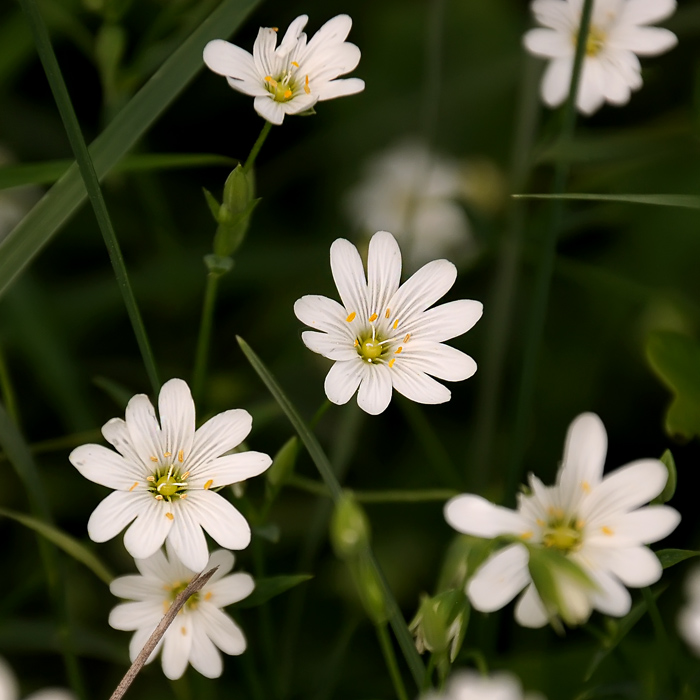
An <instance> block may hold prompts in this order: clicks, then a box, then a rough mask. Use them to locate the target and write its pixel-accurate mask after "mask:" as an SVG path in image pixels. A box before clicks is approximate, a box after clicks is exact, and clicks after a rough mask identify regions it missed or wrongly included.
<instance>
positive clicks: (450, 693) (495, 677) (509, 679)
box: [422, 671, 544, 700]
mask: <svg viewBox="0 0 700 700" xmlns="http://www.w3.org/2000/svg"><path fill="white" fill-rule="evenodd" d="M422 700H544V697H543V696H542V695H540V694H539V693H523V688H522V686H521V685H520V681H519V680H518V678H516V677H515V676H514V675H513V674H512V673H508V672H507V671H497V672H496V673H492V674H491V675H489V676H482V675H480V674H478V673H476V672H475V671H457V672H456V673H454V674H453V675H452V676H450V679H449V681H448V682H447V687H446V688H445V690H444V692H441V693H439V692H436V691H432V692H429V693H427V694H426V695H423V696H422Z"/></svg>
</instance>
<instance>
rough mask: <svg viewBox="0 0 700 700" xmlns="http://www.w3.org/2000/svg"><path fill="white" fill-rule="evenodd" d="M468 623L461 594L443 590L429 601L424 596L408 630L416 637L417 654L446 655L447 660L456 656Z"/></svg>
mask: <svg viewBox="0 0 700 700" xmlns="http://www.w3.org/2000/svg"><path fill="white" fill-rule="evenodd" d="M468 621H469V605H468V603H467V597H466V596H465V595H464V592H463V591H462V590H461V589H460V590H451V591H443V592H442V593H438V594H437V595H436V596H433V597H432V598H431V597H429V596H427V595H426V596H423V598H422V600H421V604H420V607H419V608H418V613H417V614H416V616H415V617H414V618H413V620H412V622H411V624H410V626H409V629H410V631H411V632H412V633H413V634H414V636H415V638H416V648H417V649H418V651H419V653H421V654H422V653H423V652H424V651H426V650H427V651H429V652H431V653H433V654H437V655H445V654H447V652H448V651H449V659H450V661H454V660H455V658H456V656H457V654H458V653H459V650H460V647H461V646H462V642H463V641H464V635H465V633H466V629H467V623H468Z"/></svg>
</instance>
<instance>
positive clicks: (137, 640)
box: [129, 625, 163, 664]
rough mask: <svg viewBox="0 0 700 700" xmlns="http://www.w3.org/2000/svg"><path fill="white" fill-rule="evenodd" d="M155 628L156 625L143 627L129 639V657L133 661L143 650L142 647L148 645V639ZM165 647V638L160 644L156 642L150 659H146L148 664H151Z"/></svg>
mask: <svg viewBox="0 0 700 700" xmlns="http://www.w3.org/2000/svg"><path fill="white" fill-rule="evenodd" d="M154 629H155V625H154V626H153V627H141V628H139V629H137V630H136V632H134V634H133V636H132V637H131V640H130V641H129V658H130V659H131V661H132V662H133V661H134V660H135V659H136V657H137V656H138V655H139V653H140V652H141V649H143V648H144V647H145V646H146V642H147V641H148V638H149V637H150V636H151V634H153V630H154ZM162 648H163V639H162V638H161V639H160V641H159V642H158V644H156V648H155V649H154V650H153V651H152V652H151V654H150V656H149V657H148V660H147V661H146V663H147V664H150V663H151V661H153V659H155V658H156V656H158V652H160V650H161V649H162Z"/></svg>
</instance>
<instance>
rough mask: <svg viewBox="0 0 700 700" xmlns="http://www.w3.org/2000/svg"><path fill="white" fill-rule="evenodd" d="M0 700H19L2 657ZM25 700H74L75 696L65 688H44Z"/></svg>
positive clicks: (16, 688)
mask: <svg viewBox="0 0 700 700" xmlns="http://www.w3.org/2000/svg"><path fill="white" fill-rule="evenodd" d="M0 700H19V684H18V683H17V679H16V678H15V674H14V673H13V672H12V669H11V668H10V666H9V664H8V663H7V661H5V659H3V658H2V656H0ZM25 700H75V695H73V693H71V692H70V691H69V690H66V689H65V688H44V689H43V690H38V691H36V692H35V693H31V694H30V695H27V697H26V698H25Z"/></svg>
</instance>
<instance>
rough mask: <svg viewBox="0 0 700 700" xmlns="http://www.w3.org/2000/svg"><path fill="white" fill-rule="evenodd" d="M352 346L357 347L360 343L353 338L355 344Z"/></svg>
mask: <svg viewBox="0 0 700 700" xmlns="http://www.w3.org/2000/svg"><path fill="white" fill-rule="evenodd" d="M353 344H354V346H355V347H357V346H358V345H359V344H360V341H359V340H358V339H357V338H355V342H354V343H353Z"/></svg>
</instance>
